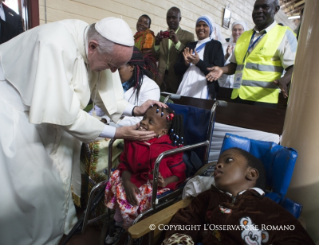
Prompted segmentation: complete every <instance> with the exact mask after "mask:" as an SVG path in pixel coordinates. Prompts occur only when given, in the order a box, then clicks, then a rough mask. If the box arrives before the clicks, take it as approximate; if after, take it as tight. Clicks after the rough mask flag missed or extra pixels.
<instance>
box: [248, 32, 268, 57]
mask: <svg viewBox="0 0 319 245" xmlns="http://www.w3.org/2000/svg"><path fill="white" fill-rule="evenodd" d="M255 34H256V32H255V31H254V34H253V35H252V36H251V39H250V42H249V46H248V49H247V52H246V55H245V57H244V60H243V63H244V62H245V59H246V57H247V54H248V51H249V50H250V49H251V48H252V47H254V46H255V44H256V43H257V42H258V40H259V39H260V38H261V37H262V36H263V35H264V34H262V35H260V36H259V37H258V38H257V39H256V40H255V41H254V42H253V43H251V42H252V40H253V39H254V36H255Z"/></svg>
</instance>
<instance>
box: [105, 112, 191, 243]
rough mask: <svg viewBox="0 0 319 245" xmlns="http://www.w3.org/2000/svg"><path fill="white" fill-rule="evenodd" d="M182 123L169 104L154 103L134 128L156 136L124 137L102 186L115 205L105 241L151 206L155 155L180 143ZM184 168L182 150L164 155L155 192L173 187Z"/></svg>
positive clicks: (109, 203)
mask: <svg viewBox="0 0 319 245" xmlns="http://www.w3.org/2000/svg"><path fill="white" fill-rule="evenodd" d="M182 124H183V122H182V117H181V116H179V115H175V114H174V112H173V110H171V109H170V108H166V109H162V110H161V111H160V109H159V108H157V107H156V106H154V107H151V108H149V109H148V110H147V112H146V114H145V116H144V118H143V120H142V121H141V122H140V126H139V128H138V130H149V131H154V132H155V133H156V135H157V137H156V138H153V139H151V140H149V141H147V142H141V141H129V140H125V142H124V147H125V148H124V151H123V153H122V155H121V156H120V164H119V166H118V168H117V170H115V171H114V172H113V174H112V176H111V177H110V180H109V182H108V184H107V186H106V189H105V205H106V206H107V207H108V208H110V209H115V215H114V221H115V224H114V225H113V226H112V228H111V229H110V232H109V234H108V235H107V237H106V239H105V244H116V243H117V242H118V241H119V239H120V237H121V235H122V234H123V233H125V231H126V230H127V229H128V228H129V227H130V226H131V225H132V223H133V221H134V219H135V218H136V217H137V216H138V215H139V214H140V213H142V212H144V211H146V210H148V209H149V208H150V207H151V198H152V179H153V175H152V172H153V169H154V165H155V161H156V158H157V157H158V155H159V154H161V153H162V152H164V151H167V150H172V149H175V148H177V147H179V146H180V145H182V144H183V136H182V133H183V128H182ZM169 132H170V135H169V134H168V133H169ZM185 171H186V166H185V164H184V162H183V153H177V154H174V155H170V156H167V157H165V158H164V159H163V160H162V161H161V164H160V167H159V177H158V187H159V188H158V192H157V193H158V194H161V193H163V192H165V191H167V190H174V189H176V188H177V186H178V184H180V183H182V182H183V181H184V180H185V179H186V175H185Z"/></svg>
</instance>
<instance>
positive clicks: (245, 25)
mask: <svg viewBox="0 0 319 245" xmlns="http://www.w3.org/2000/svg"><path fill="white" fill-rule="evenodd" d="M235 25H241V26H242V27H243V29H244V31H247V30H248V27H247V23H246V22H245V21H243V20H238V21H235V22H234V23H233V24H232V25H231V30H232V31H233V28H234V26H235ZM233 42H234V38H233V35H231V36H230V39H229V43H233Z"/></svg>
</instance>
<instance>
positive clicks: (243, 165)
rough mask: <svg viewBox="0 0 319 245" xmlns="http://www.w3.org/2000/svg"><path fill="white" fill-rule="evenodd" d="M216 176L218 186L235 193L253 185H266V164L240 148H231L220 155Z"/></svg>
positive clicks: (263, 187) (260, 186)
mask: <svg viewBox="0 0 319 245" xmlns="http://www.w3.org/2000/svg"><path fill="white" fill-rule="evenodd" d="M214 176H215V184H216V187H217V188H218V189H220V190H222V191H226V192H230V193H232V194H233V195H237V194H238V193H239V192H241V191H243V190H246V189H248V188H252V187H259V188H261V189H265V187H266V173H265V169H264V165H263V164H262V162H261V161H260V160H259V159H258V158H256V157H254V156H253V155H252V154H250V153H249V152H247V151H244V150H242V149H240V148H230V149H228V150H226V151H224V152H223V153H222V154H221V155H220V157H219V159H218V163H217V165H216V168H215V172H214Z"/></svg>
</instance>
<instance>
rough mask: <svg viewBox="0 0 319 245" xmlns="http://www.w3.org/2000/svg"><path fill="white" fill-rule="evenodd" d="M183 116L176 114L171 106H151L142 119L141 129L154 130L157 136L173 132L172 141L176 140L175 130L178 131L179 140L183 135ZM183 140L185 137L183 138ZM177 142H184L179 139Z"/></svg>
mask: <svg viewBox="0 0 319 245" xmlns="http://www.w3.org/2000/svg"><path fill="white" fill-rule="evenodd" d="M182 126H183V123H182V118H181V116H179V115H176V114H175V113H174V111H173V110H172V109H171V108H169V107H168V108H159V107H158V106H153V107H150V108H149V109H148V110H147V111H146V113H145V115H144V117H143V119H142V121H141V122H140V127H139V128H138V129H139V130H147V131H154V133H155V134H156V135H157V137H161V136H163V135H165V134H168V133H169V132H170V133H171V139H172V141H174V140H176V135H175V134H174V133H175V132H178V133H177V135H179V136H177V140H178V139H181V138H182V137H183V127H182ZM182 140H183V138H182ZM177 143H180V144H181V143H182V141H179V142H177Z"/></svg>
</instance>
